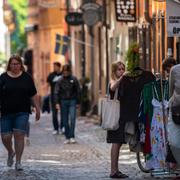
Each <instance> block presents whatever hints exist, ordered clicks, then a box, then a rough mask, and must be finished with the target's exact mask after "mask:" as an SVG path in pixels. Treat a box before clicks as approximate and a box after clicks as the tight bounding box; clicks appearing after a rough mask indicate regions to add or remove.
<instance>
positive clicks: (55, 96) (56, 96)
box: [53, 81, 60, 110]
mask: <svg viewBox="0 0 180 180" xmlns="http://www.w3.org/2000/svg"><path fill="white" fill-rule="evenodd" d="M59 89H60V81H58V82H57V83H56V85H55V88H54V97H53V98H54V102H55V105H56V109H57V110H59V109H60V106H59Z"/></svg>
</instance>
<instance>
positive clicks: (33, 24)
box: [26, 0, 179, 105]
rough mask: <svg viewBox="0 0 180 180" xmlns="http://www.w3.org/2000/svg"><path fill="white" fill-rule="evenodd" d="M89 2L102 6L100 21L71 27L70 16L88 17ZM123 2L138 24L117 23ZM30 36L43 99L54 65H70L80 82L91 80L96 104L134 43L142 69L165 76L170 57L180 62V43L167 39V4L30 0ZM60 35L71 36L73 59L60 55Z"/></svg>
mask: <svg viewBox="0 0 180 180" xmlns="http://www.w3.org/2000/svg"><path fill="white" fill-rule="evenodd" d="M88 3H89V4H90V5H92V4H98V5H95V6H97V7H99V9H98V12H99V16H98V21H97V22H96V23H95V24H94V25H87V22H85V23H84V24H79V25H76V26H75V25H69V24H67V23H66V21H65V16H66V14H68V13H69V12H71V13H72V12H78V13H83V15H84V13H85V10H84V9H83V4H88ZM121 3H126V4H125V5H126V6H124V7H127V6H128V5H132V6H131V8H132V9H133V7H134V9H133V11H132V12H135V15H136V16H135V20H134V22H128V21H127V20H124V21H119V20H120V19H119V20H118V19H117V16H118V12H120V11H121V9H119V10H118V8H121V6H120V4H121ZM131 3H132V4H131ZM125 11H127V9H125ZM87 16H88V15H87ZM89 17H92V16H90V15H89ZM94 17H95V16H94ZM86 18H87V17H86ZM86 21H88V20H87V19H86ZM89 23H91V22H89ZM26 31H27V37H28V47H27V53H30V54H31V55H32V62H33V63H32V73H33V77H34V79H35V80H36V84H37V87H38V90H39V93H40V95H41V96H44V95H46V94H47V93H48V91H47V86H46V77H47V74H48V73H49V72H50V71H52V64H53V62H54V61H59V62H61V63H62V64H64V63H66V62H70V63H71V64H72V68H73V73H74V74H75V75H76V76H77V77H78V78H79V79H82V78H85V77H86V78H89V79H90V82H91V83H90V84H89V86H88V87H89V91H90V98H91V102H92V104H94V105H95V104H97V103H98V99H99V97H101V96H104V94H105V93H106V87H107V85H108V82H109V79H110V65H111V63H112V62H113V61H116V60H121V61H125V54H126V50H127V48H128V46H129V44H130V43H132V42H134V41H136V42H138V43H139V45H140V53H141V66H142V67H143V68H145V69H148V70H151V71H153V72H154V73H155V72H161V64H162V61H163V59H164V58H165V57H167V52H172V56H174V57H175V58H178V57H177V55H178V51H177V48H176V46H177V43H178V42H179V39H178V38H177V37H171V38H168V37H167V33H166V31H167V23H166V1H163V0H129V1H124V0H66V1H65V0H29V10H28V23H27V26H26ZM56 33H58V34H60V35H66V36H68V37H69V39H70V43H69V51H68V56H62V55H60V54H59V55H58V54H55V52H54V49H55V35H56Z"/></svg>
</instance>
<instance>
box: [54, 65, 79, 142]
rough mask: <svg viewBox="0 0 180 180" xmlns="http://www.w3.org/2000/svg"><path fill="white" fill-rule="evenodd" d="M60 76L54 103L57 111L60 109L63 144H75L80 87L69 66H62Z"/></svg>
mask: <svg viewBox="0 0 180 180" xmlns="http://www.w3.org/2000/svg"><path fill="white" fill-rule="evenodd" d="M62 74H63V75H62V78H60V79H59V81H58V82H57V84H56V86H55V102H56V107H57V109H60V108H61V113H62V120H63V123H64V127H65V137H66V141H65V142H64V143H65V144H67V143H75V142H76V140H75V124H76V107H77V106H79V104H80V85H79V82H78V80H77V78H76V77H75V76H73V75H72V71H71V66H70V65H69V64H66V65H64V66H63V69H62ZM59 104H60V106H59ZM69 117H70V118H69ZM69 120H70V122H69Z"/></svg>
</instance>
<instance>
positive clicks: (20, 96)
mask: <svg viewBox="0 0 180 180" xmlns="http://www.w3.org/2000/svg"><path fill="white" fill-rule="evenodd" d="M31 101H32V102H33V104H34V107H35V109H36V120H39V119H40V108H39V105H38V100H37V91H36V88H35V85H34V82H33V79H32V77H31V76H30V75H29V74H28V73H26V72H25V70H24V66H23V62H22V59H21V57H20V56H19V55H12V56H11V57H10V59H9V61H8V64H7V69H6V72H5V73H3V74H1V76H0V104H1V138H2V142H3V144H4V146H5V148H6V149H7V151H8V159H7V166H9V167H11V166H12V165H13V163H14V156H15V155H16V163H15V169H16V170H17V171H20V170H23V168H22V165H21V157H22V154H23V150H24V136H25V134H26V133H27V126H28V120H29V114H30V113H31V110H30V106H31ZM12 137H14V143H15V144H14V148H15V149H13V147H12Z"/></svg>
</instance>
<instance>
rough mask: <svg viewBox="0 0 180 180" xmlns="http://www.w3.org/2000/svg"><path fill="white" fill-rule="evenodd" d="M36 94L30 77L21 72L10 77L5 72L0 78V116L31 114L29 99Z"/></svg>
mask: <svg viewBox="0 0 180 180" xmlns="http://www.w3.org/2000/svg"><path fill="white" fill-rule="evenodd" d="M36 93H37V91H36V88H35V85H34V82H33V79H32V77H31V76H30V75H29V74H28V73H26V72H23V73H22V74H21V75H20V76H19V77H16V78H13V77H10V76H9V75H8V74H7V73H6V72H5V73H3V74H2V75H1V76H0V103H1V114H2V115H6V114H12V113H18V112H29V113H30V112H31V110H30V107H31V97H32V96H34V95H35V94H36Z"/></svg>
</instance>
